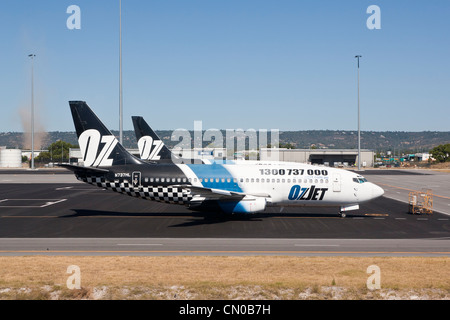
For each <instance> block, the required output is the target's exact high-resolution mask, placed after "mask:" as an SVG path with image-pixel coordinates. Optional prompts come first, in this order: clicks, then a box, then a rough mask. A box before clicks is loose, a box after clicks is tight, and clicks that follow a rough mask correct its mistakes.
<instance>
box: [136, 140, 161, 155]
mask: <svg viewBox="0 0 450 320" xmlns="http://www.w3.org/2000/svg"><path fill="white" fill-rule="evenodd" d="M138 147H139V153H140V154H141V159H143V160H159V159H160V158H161V157H160V156H159V152H160V151H161V149H162V147H163V142H162V141H161V140H153V138H152V137H150V136H143V137H142V138H140V139H139V141H138Z"/></svg>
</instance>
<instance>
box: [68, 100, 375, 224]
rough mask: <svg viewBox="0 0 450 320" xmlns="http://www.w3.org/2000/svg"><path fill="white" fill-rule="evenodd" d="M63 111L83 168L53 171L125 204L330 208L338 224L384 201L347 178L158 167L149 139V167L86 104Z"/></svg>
mask: <svg viewBox="0 0 450 320" xmlns="http://www.w3.org/2000/svg"><path fill="white" fill-rule="evenodd" d="M69 104H70V109H71V112H72V116H73V120H74V125H75V129H76V131H77V135H78V142H79V145H80V149H81V152H82V155H83V162H84V166H75V165H67V164H62V165H61V166H63V167H65V168H67V169H70V170H72V171H73V172H74V173H75V175H76V177H77V178H78V179H79V180H81V181H84V182H86V183H89V184H93V185H96V186H98V187H101V188H105V189H109V190H112V191H116V192H119V193H123V194H127V195H129V196H133V197H137V198H143V199H147V200H154V201H161V202H167V203H173V204H179V205H184V206H187V207H188V208H189V209H192V210H209V211H213V210H214V211H215V210H220V211H223V212H225V213H255V212H261V211H264V210H265V209H266V207H268V206H283V207H285V206H324V207H325V206H331V207H337V208H339V209H340V210H339V212H340V214H341V215H342V216H345V212H346V211H349V210H357V209H359V204H360V203H363V202H366V201H370V200H373V199H375V198H378V197H380V196H382V195H383V193H384V191H383V189H382V188H380V187H378V186H377V185H375V184H373V183H370V182H368V181H367V180H366V179H365V178H364V177H362V176H361V175H359V174H356V173H353V172H351V171H347V170H343V169H336V168H328V167H318V166H312V165H308V164H302V163H289V162H263V163H259V162H251V163H248V162H242V163H233V164H227V163H223V164H221V163H212V164H209V165H205V164H188V163H175V162H176V161H175V162H174V161H159V160H161V159H160V158H161V153H160V152H161V151H162V150H164V148H166V147H165V146H164V145H160V144H159V142H156V144H155V139H154V138H152V141H151V145H150V147H148V149H147V151H145V152H141V155H143V154H147V153H148V156H149V158H148V159H150V158H151V159H150V160H152V161H144V160H142V159H138V158H136V157H134V156H133V155H131V154H130V153H129V152H128V151H126V150H125V148H124V147H123V146H122V145H121V144H120V143H119V142H118V141H117V139H116V138H115V136H114V135H113V134H112V133H111V132H110V131H109V130H108V129H107V128H106V127H105V126H104V125H103V123H102V122H101V121H100V120H99V119H98V117H97V116H96V115H95V114H94V112H92V110H91V109H90V108H89V106H88V105H87V104H86V102H84V101H70V102H69ZM148 142H150V140H147V143H148ZM166 149H167V148H166ZM142 150H144V149H143V148H142ZM167 150H168V149H167ZM169 152H170V151H169ZM150 156H151V157H150ZM169 156H170V155H169ZM158 157H159V159H158ZM165 157H167V155H165V156H164V157H163V158H165Z"/></svg>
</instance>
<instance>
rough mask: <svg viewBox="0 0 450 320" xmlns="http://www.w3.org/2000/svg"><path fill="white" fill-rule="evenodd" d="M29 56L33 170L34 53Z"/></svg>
mask: <svg viewBox="0 0 450 320" xmlns="http://www.w3.org/2000/svg"><path fill="white" fill-rule="evenodd" d="M28 57H30V58H31V169H32V170H34V57H36V55H35V54H32V53H31V54H29V55H28Z"/></svg>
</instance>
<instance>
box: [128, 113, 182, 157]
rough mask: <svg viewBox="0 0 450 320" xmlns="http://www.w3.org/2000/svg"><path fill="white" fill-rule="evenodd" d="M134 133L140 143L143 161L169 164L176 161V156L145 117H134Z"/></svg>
mask: <svg viewBox="0 0 450 320" xmlns="http://www.w3.org/2000/svg"><path fill="white" fill-rule="evenodd" d="M131 118H132V120H133V126H134V132H135V134H136V140H137V141H138V147H139V154H140V157H141V159H142V160H145V161H154V162H167V161H172V160H175V158H176V157H175V156H174V155H173V154H172V152H171V151H170V150H169V148H167V146H166V145H165V144H164V142H163V141H162V140H161V139H160V138H159V137H158V135H157V134H156V133H155V131H153V130H152V128H150V126H149V125H148V124H147V122H146V121H145V120H144V118H143V117H137V116H133V117H131Z"/></svg>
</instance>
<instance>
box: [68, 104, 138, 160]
mask: <svg viewBox="0 0 450 320" xmlns="http://www.w3.org/2000/svg"><path fill="white" fill-rule="evenodd" d="M69 104H70V110H71V111H72V117H73V123H74V125H75V130H76V132H77V136H78V143H79V145H80V149H81V154H82V156H83V162H84V166H85V167H91V168H100V167H101V168H105V167H111V166H114V165H128V164H142V163H143V162H142V161H141V160H140V159H138V158H136V157H135V156H133V155H132V154H131V153H129V152H128V151H127V150H126V149H125V148H124V147H123V146H122V145H121V144H120V143H119V141H118V140H117V139H116V137H115V136H114V135H113V134H112V133H111V132H110V131H109V130H108V129H107V128H106V127H105V125H104V124H103V123H102V122H101V121H100V119H99V118H98V117H97V116H96V115H95V113H94V112H93V111H92V110H91V108H89V106H88V105H87V103H86V102H84V101H69Z"/></svg>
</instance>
